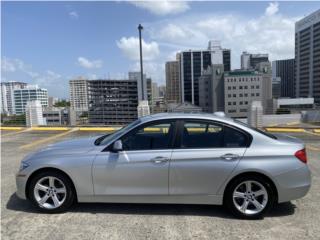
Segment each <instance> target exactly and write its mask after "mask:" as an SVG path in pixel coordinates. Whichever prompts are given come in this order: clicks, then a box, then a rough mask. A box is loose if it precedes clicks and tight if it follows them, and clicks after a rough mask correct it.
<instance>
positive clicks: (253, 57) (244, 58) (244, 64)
mask: <svg viewBox="0 0 320 240" xmlns="http://www.w3.org/2000/svg"><path fill="white" fill-rule="evenodd" d="M262 62H269V55H268V54H264V53H258V54H251V53H248V52H242V54H241V69H243V70H248V69H255V68H256V66H257V65H258V64H259V63H262Z"/></svg>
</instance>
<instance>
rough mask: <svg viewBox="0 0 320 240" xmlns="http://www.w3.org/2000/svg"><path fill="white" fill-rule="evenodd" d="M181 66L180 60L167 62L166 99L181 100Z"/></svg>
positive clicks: (171, 100)
mask: <svg viewBox="0 0 320 240" xmlns="http://www.w3.org/2000/svg"><path fill="white" fill-rule="evenodd" d="M179 70H180V68H179V62H178V61H170V62H166V88H167V89H166V101H167V102H168V103H179V102H180V71H179Z"/></svg>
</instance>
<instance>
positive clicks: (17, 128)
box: [0, 127, 24, 130]
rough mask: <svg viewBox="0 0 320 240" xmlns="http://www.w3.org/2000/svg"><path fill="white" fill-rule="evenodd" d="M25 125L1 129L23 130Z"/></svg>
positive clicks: (0, 128) (2, 128)
mask: <svg viewBox="0 0 320 240" xmlns="http://www.w3.org/2000/svg"><path fill="white" fill-rule="evenodd" d="M22 129H24V127H0V130H22Z"/></svg>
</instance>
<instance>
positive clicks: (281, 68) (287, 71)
mask: <svg viewBox="0 0 320 240" xmlns="http://www.w3.org/2000/svg"><path fill="white" fill-rule="evenodd" d="M272 78H273V79H280V97H290V98H294V97H295V87H294V85H295V83H294V59H284V60H276V61H273V62H272Z"/></svg>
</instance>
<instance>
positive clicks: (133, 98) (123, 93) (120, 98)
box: [88, 79, 139, 125]
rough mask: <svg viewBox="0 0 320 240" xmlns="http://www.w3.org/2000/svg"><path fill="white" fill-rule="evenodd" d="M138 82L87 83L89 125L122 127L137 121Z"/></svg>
mask: <svg viewBox="0 0 320 240" xmlns="http://www.w3.org/2000/svg"><path fill="white" fill-rule="evenodd" d="M138 82H139V81H137V80H135V79H132V80H128V79H124V80H111V79H108V80H90V81H88V100H89V111H88V118H89V123H91V124H104V125H118V124H119V125H123V124H128V123H130V122H132V121H134V120H135V119H137V117H138V115H137V107H138Z"/></svg>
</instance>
